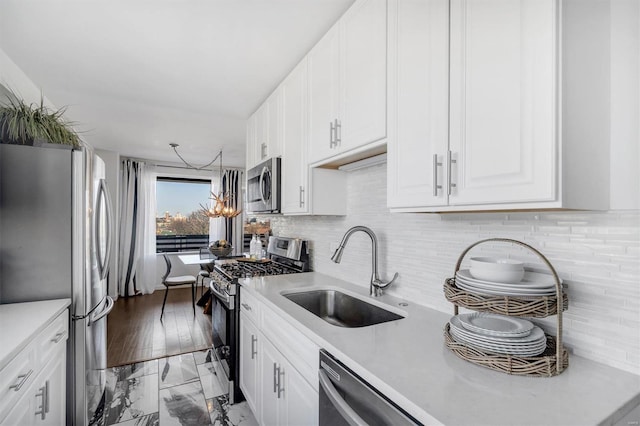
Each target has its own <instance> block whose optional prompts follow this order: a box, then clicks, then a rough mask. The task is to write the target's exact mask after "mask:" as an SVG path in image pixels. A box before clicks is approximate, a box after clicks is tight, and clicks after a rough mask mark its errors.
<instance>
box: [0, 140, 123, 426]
mask: <svg viewBox="0 0 640 426" xmlns="http://www.w3.org/2000/svg"><path fill="white" fill-rule="evenodd" d="M112 217H113V215H112V214H111V203H110V198H109V193H108V188H107V185H106V181H105V165H104V162H103V161H102V160H101V159H100V158H99V157H98V156H97V155H95V153H94V152H93V150H92V149H90V148H89V147H84V148H81V149H70V148H69V147H64V148H61V147H55V146H39V147H31V146H22V145H7V144H0V303H2V304H4V303H17V302H27V301H37V300H47V299H58V298H70V299H71V301H72V304H71V324H70V327H69V330H70V331H71V333H70V336H71V338H70V339H69V342H68V347H67V349H68V350H67V358H68V365H67V371H68V379H67V389H68V391H67V406H68V408H67V423H68V424H75V425H78V426H85V425H89V424H92V423H94V422H96V421H97V420H98V419H99V417H100V416H101V414H102V413H101V410H102V407H101V406H100V404H101V402H102V404H103V403H104V400H103V395H104V388H105V369H106V356H107V352H106V344H107V342H106V330H107V328H106V327H107V318H106V316H107V314H108V313H109V312H110V311H111V309H112V308H113V299H111V297H109V296H108V295H107V287H106V286H107V274H108V264H109V257H110V252H111V241H110V228H111V226H112V220H111V218H112Z"/></svg>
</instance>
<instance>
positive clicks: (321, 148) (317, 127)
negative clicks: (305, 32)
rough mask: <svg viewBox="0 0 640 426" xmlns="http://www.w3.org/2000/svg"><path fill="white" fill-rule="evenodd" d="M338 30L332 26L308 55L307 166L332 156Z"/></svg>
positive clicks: (336, 98) (336, 92) (336, 90)
mask: <svg viewBox="0 0 640 426" xmlns="http://www.w3.org/2000/svg"><path fill="white" fill-rule="evenodd" d="M339 56H340V28H339V26H338V25H335V26H334V27H333V28H332V29H330V30H329V32H327V34H325V36H324V37H323V38H322V40H320V41H319V42H318V44H317V45H316V46H315V47H314V48H313V49H312V50H311V52H309V54H308V55H307V58H308V67H309V102H308V105H309V130H308V132H309V162H310V163H314V162H316V161H319V160H322V159H324V158H327V157H330V156H331V155H333V153H334V152H335V145H334V144H333V140H334V132H333V131H332V128H333V126H334V122H335V120H336V119H337V118H338V113H337V109H338V108H337V103H338V87H339V86H338V85H339Z"/></svg>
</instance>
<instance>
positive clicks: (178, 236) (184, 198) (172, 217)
mask: <svg viewBox="0 0 640 426" xmlns="http://www.w3.org/2000/svg"><path fill="white" fill-rule="evenodd" d="M210 196H211V181H210V180H200V179H183V178H167V177H158V180H157V182H156V203H157V205H156V252H157V253H165V252H179V251H189V250H198V249H199V248H200V247H205V246H207V245H208V243H209V218H208V217H207V216H206V215H205V214H204V212H203V211H202V207H201V206H200V204H202V205H207V202H208V200H209V197H210Z"/></svg>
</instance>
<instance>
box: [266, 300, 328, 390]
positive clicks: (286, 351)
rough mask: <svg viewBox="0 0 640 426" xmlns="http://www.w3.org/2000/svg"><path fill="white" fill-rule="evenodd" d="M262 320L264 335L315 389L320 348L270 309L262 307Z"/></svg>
mask: <svg viewBox="0 0 640 426" xmlns="http://www.w3.org/2000/svg"><path fill="white" fill-rule="evenodd" d="M262 320H263V325H262V328H261V329H262V333H263V334H264V335H265V337H266V338H267V339H269V340H270V341H271V342H272V343H273V345H274V346H275V347H276V348H278V350H279V351H280V352H281V353H282V355H284V357H285V358H287V360H288V361H289V362H290V363H291V365H292V366H293V367H294V368H295V369H296V370H298V372H299V373H300V374H301V375H302V376H303V377H304V379H305V380H306V381H307V382H308V383H309V384H310V385H311V386H312V387H313V388H314V389H315V390H316V391H317V390H318V365H319V364H320V348H319V347H318V346H316V344H315V343H313V342H312V341H311V340H310V339H309V338H308V337H306V336H305V335H304V334H302V333H301V332H300V331H298V330H297V329H296V328H295V327H293V326H292V325H291V324H289V323H288V322H287V321H286V320H285V319H284V318H282V317H281V316H280V315H278V314H276V313H275V312H273V311H272V310H270V309H263V311H262Z"/></svg>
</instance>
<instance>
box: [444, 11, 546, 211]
mask: <svg viewBox="0 0 640 426" xmlns="http://www.w3.org/2000/svg"><path fill="white" fill-rule="evenodd" d="M557 7H558V6H557V3H556V1H555V0H519V1H513V0H473V1H469V0H451V104H450V108H451V110H450V116H451V124H450V126H451V127H450V149H451V152H452V159H453V160H454V161H455V163H453V166H452V184H454V185H455V187H454V188H453V189H452V196H451V197H450V199H449V203H450V204H452V205H456V204H459V205H462V204H466V205H469V204H478V205H481V204H490V203H510V202H527V201H548V200H554V199H555V198H556V186H555V183H556V178H557V165H556V162H557V152H556V150H557V139H556V136H557V135H556V102H557V98H556V93H557V90H556V89H557V87H556V78H557V73H556V55H557V48H556V44H557V40H556V36H557V35H556V30H557V28H556V19H557Z"/></svg>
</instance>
